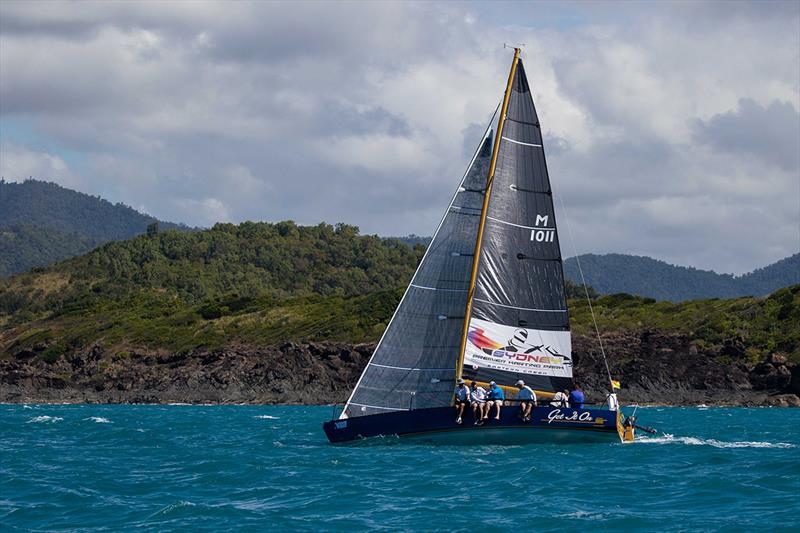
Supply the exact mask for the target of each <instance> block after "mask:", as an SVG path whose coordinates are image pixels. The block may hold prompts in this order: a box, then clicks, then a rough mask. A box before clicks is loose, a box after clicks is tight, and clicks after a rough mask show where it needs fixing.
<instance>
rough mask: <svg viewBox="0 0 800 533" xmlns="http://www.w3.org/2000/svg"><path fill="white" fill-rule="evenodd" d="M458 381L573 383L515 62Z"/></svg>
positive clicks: (538, 148) (555, 243)
mask: <svg viewBox="0 0 800 533" xmlns="http://www.w3.org/2000/svg"><path fill="white" fill-rule="evenodd" d="M500 128H501V129H500V136H501V138H500V139H499V149H498V156H497V163H496V168H495V172H494V179H493V182H492V186H491V192H490V196H489V201H488V205H487V212H486V213H485V227H484V231H483V238H482V242H481V243H479V249H480V253H479V262H478V265H477V275H476V278H475V288H474V297H473V299H472V306H471V314H470V316H469V326H468V332H467V339H466V342H465V351H464V354H463V357H464V359H463V368H462V376H463V377H465V378H469V379H475V380H478V381H483V382H487V381H496V382H497V383H498V384H500V385H506V386H513V385H514V383H515V382H516V381H517V380H518V379H523V380H524V381H525V382H526V384H528V385H530V386H532V387H533V388H534V389H537V390H540V391H546V392H554V391H558V390H562V389H564V388H567V387H570V386H571V383H572V359H571V340H570V332H569V314H568V311H567V304H566V297H565V290H564V274H563V271H562V264H561V251H560V248H559V240H558V233H557V229H556V220H555V213H554V211H553V198H552V191H551V189H550V179H549V177H548V174H547V165H546V163H545V157H544V148H543V146H542V135H541V128H540V125H539V118H538V116H537V114H536V109H535V107H534V105H533V98H532V97H531V91H530V86H529V85H528V80H527V78H526V76H525V69H524V67H523V65H522V60H518V61H517V63H516V71H515V73H514V78H513V81H512V84H511V91H510V94H509V101H508V111H507V113H506V118H505V120H504V121H502V123H501V124H500Z"/></svg>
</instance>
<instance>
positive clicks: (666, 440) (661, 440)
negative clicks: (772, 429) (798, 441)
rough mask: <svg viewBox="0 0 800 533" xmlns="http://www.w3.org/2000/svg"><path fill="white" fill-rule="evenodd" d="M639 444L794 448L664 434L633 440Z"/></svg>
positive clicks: (759, 442)
mask: <svg viewBox="0 0 800 533" xmlns="http://www.w3.org/2000/svg"><path fill="white" fill-rule="evenodd" d="M635 442H636V443H639V444H686V445H689V446H712V447H714V448H782V449H785V448H795V447H796V445H794V444H790V443H788V442H763V441H734V442H726V441H719V440H716V439H700V438H697V437H676V436H674V435H670V434H666V435H664V436H663V437H642V438H638V439H636V441H635Z"/></svg>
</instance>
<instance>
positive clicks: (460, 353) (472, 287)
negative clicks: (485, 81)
mask: <svg viewBox="0 0 800 533" xmlns="http://www.w3.org/2000/svg"><path fill="white" fill-rule="evenodd" d="M519 53H520V49H519V48H514V59H513V60H512V62H511V70H510V71H509V73H508V83H507V84H506V92H505V94H504V95H503V105H502V108H501V110H500V117H499V118H498V121H497V134H496V135H495V138H494V147H493V148H492V159H491V162H490V163H489V173H488V174H487V176H486V191H485V192H484V195H483V206H482V207H481V217H480V222H479V223H478V236H477V238H476V239H475V251H474V252H473V256H472V271H471V273H470V278H469V288H468V289H467V306H466V310H465V312H464V325H463V328H462V331H461V346H460V349H459V351H458V359H457V360H456V380H458V378H460V377H461V371H462V368H463V366H464V351H465V350H466V347H467V334H468V333H469V321H470V316H471V314H472V298H473V296H474V295H475V280H476V278H477V275H478V263H479V261H480V255H481V243H482V242H483V230H484V228H485V226H486V214H487V211H488V207H489V196H490V195H491V193H492V182H493V181H494V172H495V169H496V168H497V154H498V152H499V151H500V139H501V138H502V137H503V126H505V122H506V113H508V101H509V99H510V96H511V86H512V84H513V83H514V75H515V74H516V71H517V63H518V62H519Z"/></svg>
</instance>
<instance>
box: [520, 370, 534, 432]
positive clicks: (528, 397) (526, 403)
mask: <svg viewBox="0 0 800 533" xmlns="http://www.w3.org/2000/svg"><path fill="white" fill-rule="evenodd" d="M517 388H519V393H517V400H519V416H520V418H522V421H523V422H530V420H531V409H533V406H534V405H536V393H535V392H533V389H532V388H530V387H528V386H527V385H525V382H524V381H522V380H519V381H517Z"/></svg>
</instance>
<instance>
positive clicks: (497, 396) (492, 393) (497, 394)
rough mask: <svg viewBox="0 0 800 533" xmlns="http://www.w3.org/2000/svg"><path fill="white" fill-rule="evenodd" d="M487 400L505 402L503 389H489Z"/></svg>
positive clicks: (496, 387) (495, 387)
mask: <svg viewBox="0 0 800 533" xmlns="http://www.w3.org/2000/svg"><path fill="white" fill-rule="evenodd" d="M489 399H490V400H505V399H506V394H505V393H504V392H503V389H501V388H500V387H498V386H497V385H495V386H494V387H492V388H491V389H489Z"/></svg>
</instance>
